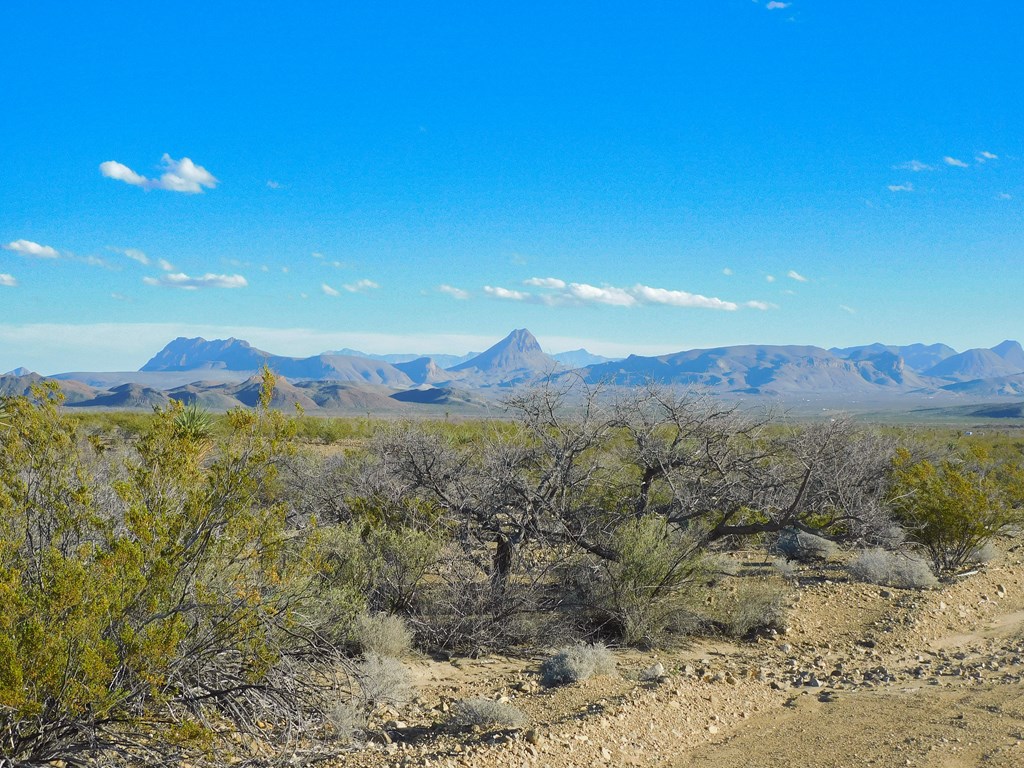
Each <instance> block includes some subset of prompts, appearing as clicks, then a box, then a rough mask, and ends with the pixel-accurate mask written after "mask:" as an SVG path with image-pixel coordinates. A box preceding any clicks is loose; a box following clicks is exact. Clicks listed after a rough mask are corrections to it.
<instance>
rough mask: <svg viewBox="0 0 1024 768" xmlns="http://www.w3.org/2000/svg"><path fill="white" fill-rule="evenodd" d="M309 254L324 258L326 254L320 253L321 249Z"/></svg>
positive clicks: (316, 257) (315, 257)
mask: <svg viewBox="0 0 1024 768" xmlns="http://www.w3.org/2000/svg"><path fill="white" fill-rule="evenodd" d="M309 255H310V256H312V257H313V258H314V259H322V258H323V257H324V255H323V254H322V253H320V251H313V252H312V253H311V254H309Z"/></svg>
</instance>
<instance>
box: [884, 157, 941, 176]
mask: <svg viewBox="0 0 1024 768" xmlns="http://www.w3.org/2000/svg"><path fill="white" fill-rule="evenodd" d="M893 169H894V170H897V171H913V172H914V173H921V172H922V171H934V170H935V168H933V167H932V166H930V165H928V164H927V163H922V162H921V161H920V160H908V161H907V162H905V163H899V164H898V165H894V166H893Z"/></svg>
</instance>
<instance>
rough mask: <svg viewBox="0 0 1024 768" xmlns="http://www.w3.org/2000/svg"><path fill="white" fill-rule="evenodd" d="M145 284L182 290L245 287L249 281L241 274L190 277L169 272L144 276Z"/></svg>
mask: <svg viewBox="0 0 1024 768" xmlns="http://www.w3.org/2000/svg"><path fill="white" fill-rule="evenodd" d="M142 282H144V283H145V284H146V285H158V286H162V287H164V288H180V289H182V290H184V291H196V290H199V289H200V288H245V287H246V286H247V285H249V282H248V281H247V280H246V279H245V278H244V277H242V276H241V275H215V274H213V273H210V272H208V273H207V274H205V275H201V276H196V277H190V276H189V275H186V274H185V273H184V272H171V273H168V274H166V275H161V276H160V277H144V278H142Z"/></svg>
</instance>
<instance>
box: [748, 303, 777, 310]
mask: <svg viewBox="0 0 1024 768" xmlns="http://www.w3.org/2000/svg"><path fill="white" fill-rule="evenodd" d="M743 306H744V307H747V308H748V309H758V310H761V311H762V312H767V311H768V310H769V309H778V308H779V307H778V305H777V304H772V303H771V302H768V301H745V302H743Z"/></svg>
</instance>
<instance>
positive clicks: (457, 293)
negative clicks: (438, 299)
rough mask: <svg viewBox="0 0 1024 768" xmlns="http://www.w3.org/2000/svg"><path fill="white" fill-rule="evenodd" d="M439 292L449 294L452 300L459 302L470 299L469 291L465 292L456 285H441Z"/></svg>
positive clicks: (438, 288) (438, 287)
mask: <svg viewBox="0 0 1024 768" xmlns="http://www.w3.org/2000/svg"><path fill="white" fill-rule="evenodd" d="M437 290H439V291H440V292H441V293H447V294H448V295H449V296H451V297H452V298H455V299H458V300H459V301H465V300H466V299H468V298H469V291H464V290H462V289H461V288H456V287H455V286H454V285H447V284H445V285H439V286H437Z"/></svg>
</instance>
